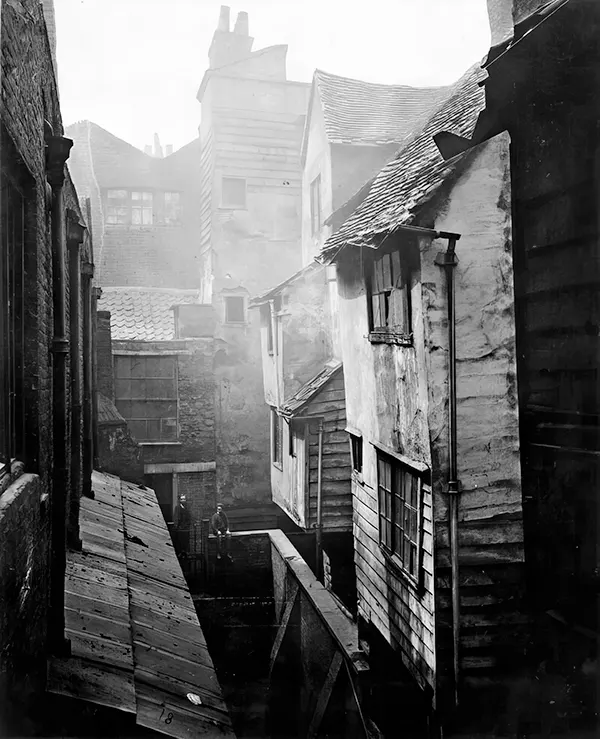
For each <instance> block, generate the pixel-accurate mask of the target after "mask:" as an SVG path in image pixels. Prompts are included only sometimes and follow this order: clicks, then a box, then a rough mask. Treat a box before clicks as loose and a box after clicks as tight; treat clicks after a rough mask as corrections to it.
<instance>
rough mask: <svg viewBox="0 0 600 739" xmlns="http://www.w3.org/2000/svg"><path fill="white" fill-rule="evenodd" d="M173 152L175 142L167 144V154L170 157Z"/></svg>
mask: <svg viewBox="0 0 600 739" xmlns="http://www.w3.org/2000/svg"><path fill="white" fill-rule="evenodd" d="M172 153H173V144H167V145H166V146H165V156H167V157H170V156H171V154H172Z"/></svg>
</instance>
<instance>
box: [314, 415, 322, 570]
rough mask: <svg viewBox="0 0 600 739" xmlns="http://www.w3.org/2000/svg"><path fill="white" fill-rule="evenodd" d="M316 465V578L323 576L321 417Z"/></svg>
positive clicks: (320, 420)
mask: <svg viewBox="0 0 600 739" xmlns="http://www.w3.org/2000/svg"><path fill="white" fill-rule="evenodd" d="M317 464H318V467H317V530H316V534H317V536H316V545H317V578H318V579H319V580H320V579H321V578H322V577H323V419H319V456H318V462H317Z"/></svg>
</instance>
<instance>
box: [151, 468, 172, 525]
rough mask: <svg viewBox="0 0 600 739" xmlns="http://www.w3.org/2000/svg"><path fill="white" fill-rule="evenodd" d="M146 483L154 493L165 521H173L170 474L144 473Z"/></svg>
mask: <svg viewBox="0 0 600 739" xmlns="http://www.w3.org/2000/svg"><path fill="white" fill-rule="evenodd" d="M146 480H147V482H146V484H147V485H148V487H150V488H152V490H154V492H155V493H156V498H157V500H158V505H159V506H160V510H161V511H162V514H163V517H164V519H165V522H166V523H172V522H173V521H174V514H175V505H176V501H175V498H174V490H173V475H172V474H170V473H169V474H157V475H146Z"/></svg>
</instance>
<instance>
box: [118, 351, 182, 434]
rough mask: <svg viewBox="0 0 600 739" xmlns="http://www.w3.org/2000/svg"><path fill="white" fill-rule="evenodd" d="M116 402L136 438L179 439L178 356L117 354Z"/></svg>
mask: <svg viewBox="0 0 600 739" xmlns="http://www.w3.org/2000/svg"><path fill="white" fill-rule="evenodd" d="M115 396H116V401H115V404H116V406H117V409H118V411H119V413H120V414H121V415H122V416H123V418H125V419H126V421H127V425H128V426H129V430H130V431H131V433H132V435H133V437H134V438H135V439H136V440H137V441H141V442H144V441H146V442H148V441H151V442H160V441H166V442H170V441H177V436H178V432H177V358H176V357H172V356H167V357H165V356H140V355H138V356H116V357H115Z"/></svg>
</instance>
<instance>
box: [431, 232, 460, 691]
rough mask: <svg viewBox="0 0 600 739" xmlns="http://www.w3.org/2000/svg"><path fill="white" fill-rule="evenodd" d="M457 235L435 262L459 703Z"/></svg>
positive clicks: (454, 665)
mask: <svg viewBox="0 0 600 739" xmlns="http://www.w3.org/2000/svg"><path fill="white" fill-rule="evenodd" d="M456 241H457V238H456V237H455V238H450V239H449V241H448V249H447V250H446V251H445V252H441V253H440V254H438V255H437V257H436V260H435V263H436V264H437V265H438V266H440V267H444V269H445V271H446V285H447V294H448V365H449V367H448V396H449V429H448V431H449V433H448V488H447V491H446V492H447V494H448V528H449V534H450V561H451V565H452V647H453V649H452V657H453V673H454V704H455V706H457V705H458V686H459V680H460V663H459V658H460V588H459V574H460V573H459V565H458V503H459V499H458V497H459V493H460V482H459V480H458V451H457V423H456V405H457V403H456V315H455V307H456V298H455V291H456V285H455V280H454V278H455V267H456V265H457V264H458V260H457V258H456Z"/></svg>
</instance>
